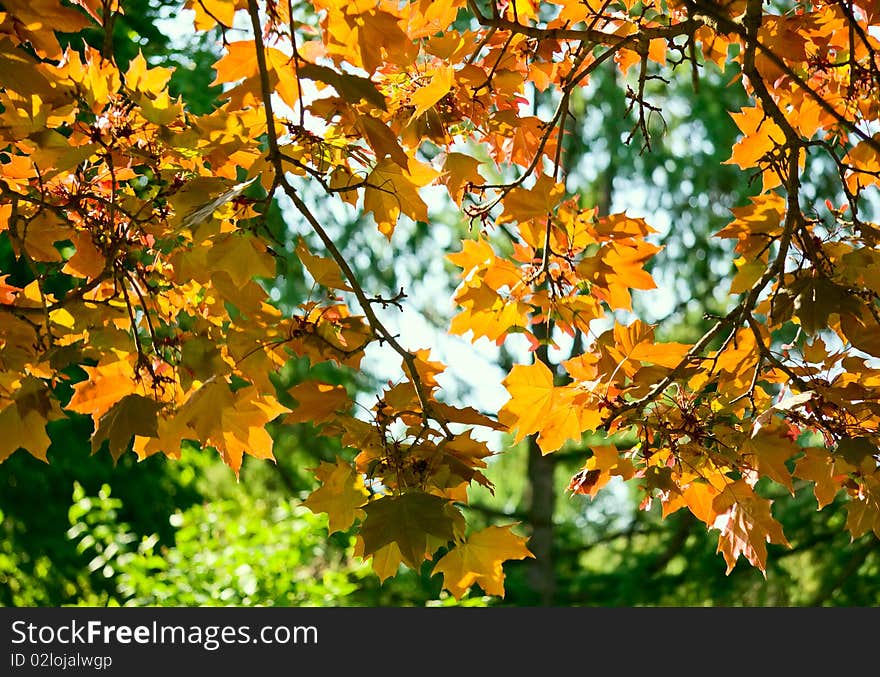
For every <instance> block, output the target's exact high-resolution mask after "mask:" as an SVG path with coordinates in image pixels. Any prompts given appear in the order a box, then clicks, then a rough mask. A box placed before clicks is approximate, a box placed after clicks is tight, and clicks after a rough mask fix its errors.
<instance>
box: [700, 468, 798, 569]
mask: <svg viewBox="0 0 880 677" xmlns="http://www.w3.org/2000/svg"><path fill="white" fill-rule="evenodd" d="M771 503H772V501H770V500H767V499H765V498H761V497H760V496H758V495H757V494H755V493H754V491H752V489H751V487H749V485H748V484H746V483H745V482H744V481H743V480H739V481H737V482H733V483H731V484H728V485H726V486H725V487H724V489H723V490H722V491H721V492H720V493H719V495H718V496H717V497H716V498H715V500H714V501H713V506H712V507H713V510H715V511H716V512H717V513H718V516H717V517H716V518H715V522H714V523H713V525H712V526H713V527H714V528H715V529H718V530H720V532H721V534H720V536H719V537H718V550H717V552H720V553H722V554H723V555H724V559H725V561H726V562H727V573H728V574H729V573H730V572H731V571H733V567H734V566H735V565H736V560H737V559H738V558H739V556H740V555H742V556H744V557H745V558H746V559H747V560H748V561H749V562H750V563H751V564H752V566H754V567H756V568H758V569H760V570H761V572H762V573H763V574H764V575H765V576H766V575H767V543H779V544H782V545H789V543H788V540H787V539H786V538H785V535H784V534H783V533H782V527H781V526H780V524H779V522H777V521H776V520H775V519H774V518H773V515H772V514H771V513H770V505H771Z"/></svg>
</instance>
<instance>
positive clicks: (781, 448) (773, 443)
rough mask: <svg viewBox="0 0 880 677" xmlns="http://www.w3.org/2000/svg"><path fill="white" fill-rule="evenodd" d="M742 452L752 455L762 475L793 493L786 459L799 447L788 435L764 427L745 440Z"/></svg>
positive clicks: (793, 454) (798, 449) (797, 450)
mask: <svg viewBox="0 0 880 677" xmlns="http://www.w3.org/2000/svg"><path fill="white" fill-rule="evenodd" d="M742 452H743V453H744V454H751V455H752V456H754V458H755V459H756V461H757V467H758V471H759V472H760V473H761V474H762V475H766V476H767V477H769V478H770V479H771V480H773V481H774V482H778V483H779V484H781V485H782V486H784V487H787V488H788V490H789V491H790V492H791V493H792V495H794V486H793V484H792V481H791V471H790V470H789V469H788V466H786V461H788V460H789V459H791V458H792V457H794V456H795V455H796V454H798V453H799V452H800V447H798V445H797V444H795V443H794V442H793V441H792V440H791V439H790V438H789V437H787V436H785V435H784V434H779V433H775V432H773V431H771V430H770V429H768V428H766V427H765V428H762V429H761V430H760V431H759V432H757V434H755V435H754V436H752V437H750V438H749V439H747V440H746V442H745V444H744V445H743V448H742Z"/></svg>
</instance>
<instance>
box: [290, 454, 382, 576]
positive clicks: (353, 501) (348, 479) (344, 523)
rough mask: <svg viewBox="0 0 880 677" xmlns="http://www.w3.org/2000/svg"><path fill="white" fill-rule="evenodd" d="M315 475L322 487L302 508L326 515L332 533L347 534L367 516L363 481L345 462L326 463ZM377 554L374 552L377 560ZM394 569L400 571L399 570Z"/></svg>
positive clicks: (322, 464)
mask: <svg viewBox="0 0 880 677" xmlns="http://www.w3.org/2000/svg"><path fill="white" fill-rule="evenodd" d="M315 475H316V476H317V477H318V479H319V480H321V482H322V485H321V486H320V487H319V488H317V489H315V490H314V491H313V492H312V493H311V494H310V495H309V497H308V498H307V499H306V500H305V501H304V502H303V505H304V506H306V507H307V508H308V509H309V510H311V511H312V512H314V513H322V512H325V513H327V516H328V517H329V529H330V533H331V534H332V533H334V532H336V531H345V530H346V529H348V528H349V527H350V526H351V525H352V524H354V522H355V520H356V519H358V518H360V517H363V516H364V511H363V510H361V506H363V504H364V503H366V502H367V495H368V494H367V490H366V489H365V488H364V482H363V479H361V476H360V474H359V473H358V472H357V471H356V470H355V469H354V468H352V467H351V466H350V465H349V464H348V463H346V462H345V461H342V460H337V461H336V463H326V462H324V463H321V465H320V466H319V467H318V468H317V469H316V471H315ZM378 554H379V553H374V557H375V556H376V555H378ZM389 554H390V553H389ZM398 563H399V560H398ZM374 564H375V561H374ZM394 569H395V571H396V570H397V568H396V567H395V568H394Z"/></svg>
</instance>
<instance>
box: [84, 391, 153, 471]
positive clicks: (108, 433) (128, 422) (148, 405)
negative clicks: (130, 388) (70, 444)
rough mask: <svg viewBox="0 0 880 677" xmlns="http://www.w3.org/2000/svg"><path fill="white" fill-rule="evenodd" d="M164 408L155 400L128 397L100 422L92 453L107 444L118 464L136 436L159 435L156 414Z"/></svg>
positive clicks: (113, 407) (136, 396)
mask: <svg viewBox="0 0 880 677" xmlns="http://www.w3.org/2000/svg"><path fill="white" fill-rule="evenodd" d="M161 408H162V404H161V403H160V402H156V400H154V399H152V398H149V397H144V396H142V395H126V396H125V397H123V398H122V399H121V400H119V402H117V403H116V404H114V405H113V406H112V407H111V408H110V409H109V410H108V411H107V413H105V414H104V415H103V416H101V418H100V420H99V421H98V425H97V428H96V430H95V433H94V435H92V453H93V454H94V453H96V452H97V451H98V450H99V449H100V448H101V445H102V444H103V443H104V442H105V441H108V442H109V449H110V455H111V456H112V457H113V460H114V461H118V460H119V457H120V456H122V454H123V453H125V450H126V449H127V448H128V445H129V443H130V442H131V440H132V438H133V437H134V436H135V435H140V436H142V437H156V436H157V435H158V434H159V421H158V418H157V414H158V413H159V410H160V409H161Z"/></svg>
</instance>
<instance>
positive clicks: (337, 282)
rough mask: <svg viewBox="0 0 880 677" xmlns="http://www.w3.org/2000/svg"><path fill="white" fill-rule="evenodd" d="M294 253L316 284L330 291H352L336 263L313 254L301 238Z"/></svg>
mask: <svg viewBox="0 0 880 677" xmlns="http://www.w3.org/2000/svg"><path fill="white" fill-rule="evenodd" d="M294 251H295V252H296V255H297V256H298V257H299V260H300V261H301V262H302V264H303V265H304V266H305V267H306V270H308V271H309V275H311V276H312V277H313V278H314V280H315V282H317V283H318V284H320V285H322V286H324V287H327V288H328V289H340V290H342V291H352V289H351V287H350V286H349V285H348V283H347V282H346V281H345V279H344V278H343V277H342V270H341V269H340V268H339V264H338V263H336V261H334V260H333V259H330V258H327V257H325V256H316V255H315V254H312V253H311V252H310V251H309V250H308V247H306V243H305V240H303V239H302V238H299V240H298V241H297V243H296V249H294Z"/></svg>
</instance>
